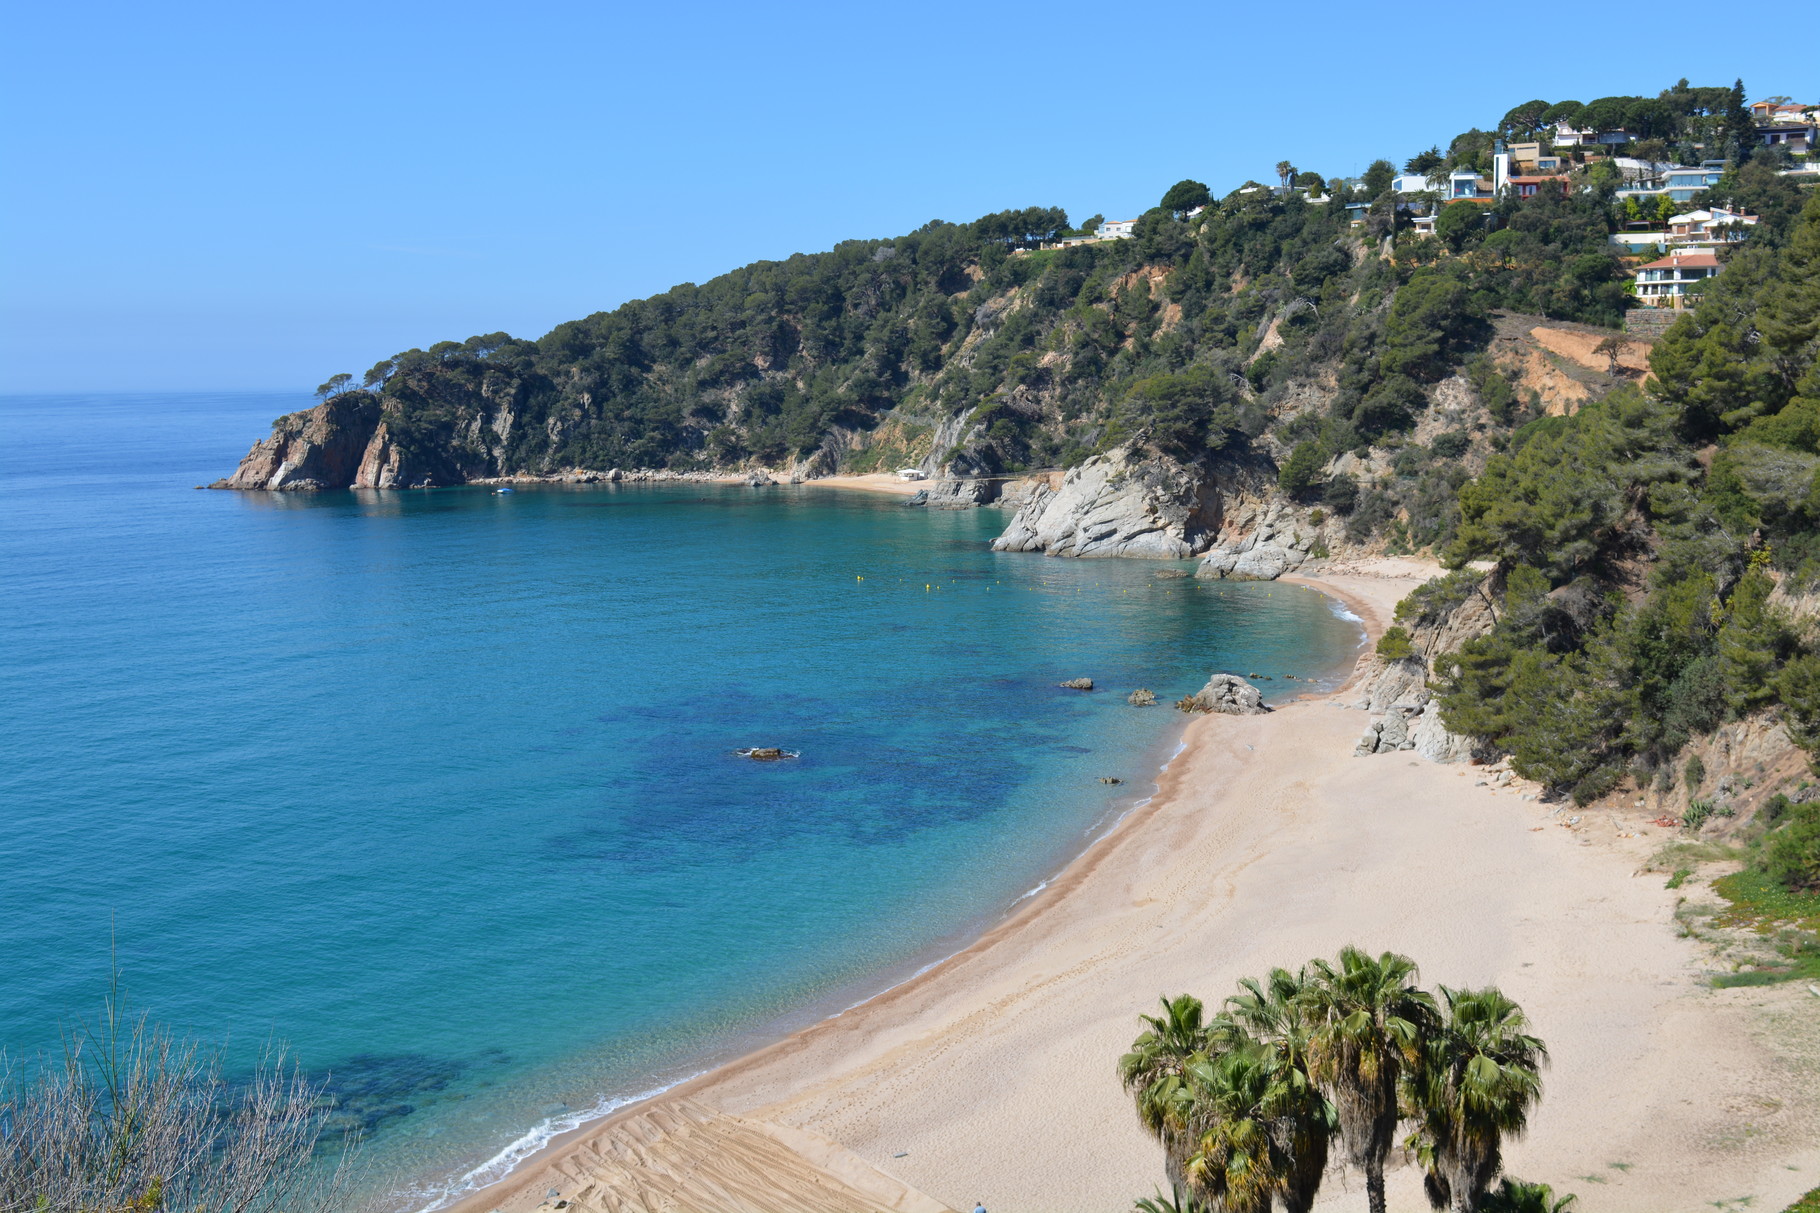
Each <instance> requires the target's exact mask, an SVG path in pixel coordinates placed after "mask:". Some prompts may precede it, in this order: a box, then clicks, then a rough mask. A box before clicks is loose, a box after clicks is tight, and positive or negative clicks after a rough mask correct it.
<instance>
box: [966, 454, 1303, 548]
mask: <svg viewBox="0 0 1820 1213" xmlns="http://www.w3.org/2000/svg"><path fill="white" fill-rule="evenodd" d="M1267 479H1268V461H1262V462H1256V461H1252V460H1248V459H1243V458H1231V457H1228V458H1225V459H1221V460H1217V461H1215V462H1214V463H1212V464H1210V465H1209V466H1207V467H1201V466H1195V465H1185V464H1183V463H1180V462H1178V461H1177V460H1175V459H1172V458H1170V457H1168V456H1166V455H1158V454H1153V453H1146V452H1141V451H1138V450H1136V449H1134V448H1131V447H1118V448H1116V449H1114V450H1112V451H1109V452H1107V453H1106V454H1104V455H1095V456H1094V457H1092V458H1091V459H1089V460H1087V461H1086V462H1085V463H1083V464H1081V465H1080V466H1079V467H1076V468H1073V469H1071V470H1070V471H1069V472H1068V474H1067V475H1066V476H1065V477H1063V479H1062V483H1061V487H1060V488H1057V489H1049V488H1047V487H1043V488H1038V489H1036V490H1035V491H1034V492H1032V493H1031V495H1030V496H1029V498H1028V499H1026V500H1025V502H1024V504H1023V506H1022V507H1021V508H1019V510H1018V512H1017V514H1016V515H1015V516H1014V517H1013V518H1012V520H1011V524H1010V525H1009V526H1007V527H1006V528H1005V533H1004V534H1003V535H1000V536H999V537H998V538H997V539H995V540H994V541H993V543H992V547H993V549H994V550H995V551H1000V552H1043V553H1045V554H1046V555H1050V556H1087V557H1093V556H1137V557H1147V558H1149V559H1153V560H1181V559H1185V558H1187V557H1190V556H1194V555H1198V554H1199V553H1201V552H1203V551H1206V550H1207V548H1208V546H1209V545H1211V544H1212V543H1213V541H1214V538H1215V537H1216V536H1217V535H1218V533H1219V530H1220V522H1221V518H1222V516H1223V514H1224V511H1225V507H1226V502H1227V500H1228V499H1230V498H1232V497H1235V496H1237V495H1238V494H1240V493H1241V492H1252V491H1258V490H1259V489H1261V488H1262V487H1263V486H1264V485H1265V484H1266V483H1267Z"/></svg>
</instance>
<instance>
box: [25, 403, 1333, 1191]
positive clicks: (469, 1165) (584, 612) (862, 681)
mask: <svg viewBox="0 0 1820 1213" xmlns="http://www.w3.org/2000/svg"><path fill="white" fill-rule="evenodd" d="M308 403H310V402H309V401H308V400H305V399H299V398H294V397H289V396H277V395H182V396H173V395H158V396H125V395H113V396H102V397H94V396H80V397H79V396H42V397H21V396H15V397H8V398H0V585H3V589H0V687H3V688H4V691H3V693H0V958H3V960H0V1047H4V1048H5V1049H6V1050H7V1051H8V1052H9V1053H11V1054H12V1055H13V1056H15V1057H17V1056H20V1055H30V1054H33V1053H36V1052H37V1051H39V1050H41V1049H43V1048H45V1047H47V1046H50V1045H53V1044H54V1043H55V1041H56V1039H57V1033H58V1030H59V1025H60V1024H67V1023H68V1022H70V1021H71V1020H72V1019H78V1018H81V1017H84V1016H86V1015H89V1014H91V1013H92V1012H93V1011H94V1010H96V1009H97V1008H98V1006H99V1003H100V999H101V997H102V995H103V993H104V992H105V989H106V986H107V979H108V966H109V938H110V931H111V932H112V933H113V936H114V938H115V939H116V940H117V948H118V961H119V966H120V969H121V971H122V974H123V977H124V981H125V984H126V986H127V988H128V991H129V994H130V997H131V999H132V1001H133V1004H134V1005H135V1006H137V1007H138V1008H140V1009H143V1010H145V1011H148V1012H149V1013H150V1014H151V1015H153V1016H154V1017H155V1018H157V1019H159V1020H161V1021H163V1022H165V1023H167V1024H169V1025H171V1026H173V1027H175V1028H178V1029H179V1030H182V1031H185V1032H190V1033H194V1034H197V1035H200V1036H202V1037H205V1038H207V1039H210V1040H222V1039H231V1040H232V1041H233V1042H235V1044H234V1047H236V1048H247V1049H250V1048H251V1047H252V1046H253V1045H254V1044H255V1043H257V1042H262V1041H264V1040H266V1039H267V1038H272V1037H275V1038H279V1039H282V1040H285V1041H288V1042H289V1043H290V1044H291V1046H292V1047H293V1048H294V1049H295V1051H296V1052H297V1054H298V1055H299V1056H300V1057H301V1059H302V1062H303V1064H304V1065H305V1066H306V1067H308V1068H309V1069H310V1070H312V1071H314V1072H316V1073H318V1074H323V1075H328V1076H329V1078H330V1081H331V1083H332V1085H333V1087H334V1089H335V1091H336V1093H337V1094H338V1096H339V1097H340V1099H341V1100H342V1103H343V1110H344V1113H345V1115H346V1116H347V1117H349V1118H350V1119H351V1120H357V1121H358V1122H360V1123H361V1124H362V1125H364V1127H365V1129H366V1131H367V1133H368V1137H369V1148H368V1150H367V1152H366V1153H367V1161H368V1167H369V1169H368V1184H369V1186H370V1189H371V1199H372V1200H373V1202H374V1203H375V1204H377V1205H379V1206H381V1207H388V1208H409V1207H421V1206H423V1205H425V1204H426V1203H430V1202H432V1201H434V1200H436V1199H438V1198H439V1197H440V1196H442V1195H443V1194H446V1193H447V1192H448V1191H450V1190H452V1189H454V1188H458V1187H460V1186H461V1184H462V1183H463V1182H464V1177H465V1176H469V1175H470V1173H472V1172H474V1170H475V1169H476V1168H485V1167H486V1166H487V1165H488V1164H489V1162H491V1168H492V1169H491V1170H484V1171H483V1172H482V1174H483V1175H493V1174H495V1173H497V1171H498V1170H499V1169H500V1167H501V1166H502V1165H503V1163H504V1162H505V1161H506V1160H507V1159H509V1158H510V1157H511V1156H512V1155H513V1154H514V1153H518V1152H523V1151H525V1150H527V1149H528V1148H530V1147H531V1146H533V1145H535V1144H536V1143H537V1142H539V1141H541V1140H543V1138H544V1137H545V1136H547V1134H548V1133H549V1132H550V1131H551V1130H552V1129H558V1128H563V1127H567V1126H568V1125H570V1124H573V1123H574V1122H575V1120H576V1118H578V1117H581V1116H585V1115H588V1114H590V1113H594V1112H598V1111H600V1110H603V1109H604V1108H606V1107H610V1106H611V1103H612V1101H613V1100H615V1099H623V1098H625V1097H626V1096H629V1095H632V1094H635V1093H638V1092H641V1091H646V1090H649V1089H652V1088H655V1087H658V1086H661V1085H663V1084H665V1083H668V1082H672V1081H675V1080H676V1079H677V1078H679V1077H682V1076H686V1075H687V1074H690V1073H693V1072H695V1071H697V1070H699V1069H700V1068H701V1067H702V1066H703V1065H704V1064H705V1063H706V1062H707V1061H708V1060H711V1059H713V1058H715V1057H722V1056H725V1055H727V1054H728V1053H730V1052H733V1051H737V1050H740V1049H742V1048H745V1047H747V1046H749V1045H751V1044H752V1043H754V1042H755V1041H756V1040H758V1039H761V1038H763V1037H765V1036H767V1035H774V1034H776V1033H777V1032H779V1031H781V1030H785V1029H787V1028H789V1027H791V1026H793V1025H796V1024H800V1023H804V1022H808V1021H809V1020H811V1019H813V1018H816V1017H818V1016H821V1015H825V1014H828V1013H831V1012H833V1011H837V1010H839V1009H840V1008H842V1007H844V1006H848V1005H850V1004H851V1003H853V1002H855V1001H857V1000H859V999H861V998H864V997H865V996H867V995H868V994H870V993H872V992H875V991H876V990H878V989H879V988H881V987H882V986H884V985H886V984H888V983H889V982H891V981H893V980H897V979H900V978H901V977H902V976H904V975H906V974H908V973H910V972H912V971H914V970H915V969H916V968H918V967H920V966H922V965H924V964H927V963H929V962H930V961H931V960H934V959H936V958H939V957H940V956H941V955H943V954H945V953H946V952H948V951H951V950H952V949H953V948H954V947H955V946H957V945H958V944H959V943H960V942H962V941H964V940H965V939H966V937H967V936H968V935H969V934H971V933H972V932H974V931H977V930H978V929H979V928H980V927H981V926H982V925H984V924H985V923H988V922H990V921H991V920H993V919H995V918H997V917H998V916H1000V915H1002V914H1003V913H1005V911H1006V910H1007V909H1008V908H1009V907H1010V906H1011V905H1012V904H1013V903H1014V902H1015V901H1016V900H1017V899H1018V898H1019V897H1020V896H1021V895H1023V894H1025V893H1026V892H1027V891H1029V890H1030V889H1031V888H1032V887H1033V886H1035V885H1037V884H1038V883H1039V882H1041V881H1042V880H1043V879H1044V878H1046V877H1047V876H1049V875H1050V874H1052V873H1053V872H1054V871H1055V870H1056V869H1057V868H1058V867H1059V866H1060V865H1062V864H1063V863H1065V862H1066V861H1067V860H1068V858H1070V857H1071V856H1072V855H1074V854H1075V853H1077V852H1078V851H1079V850H1080V849H1081V847H1082V846H1083V845H1084V844H1085V842H1086V841H1087V840H1088V839H1089V838H1090V837H1092V836H1093V835H1094V834H1096V833H1097V832H1099V831H1101V830H1103V829H1104V828H1105V827H1106V826H1107V825H1108V824H1109V823H1110V822H1111V821H1112V820H1114V819H1115V818H1116V816H1117V814H1119V813H1120V812H1122V811H1124V810H1125V809H1126V808H1128V807H1129V806H1130V804H1131V803H1132V802H1133V801H1134V800H1135V799H1136V798H1138V797H1141V796H1143V795H1146V794H1148V793H1149V792H1150V790H1151V787H1152V779H1153V777H1154V775H1155V772H1156V769H1157V766H1158V764H1159V763H1160V762H1162V761H1164V760H1165V759H1166V758H1167V757H1168V754H1169V751H1170V750H1171V748H1172V747H1173V739H1174V728H1175V722H1177V721H1179V719H1180V718H1179V717H1178V716H1177V714H1176V713H1174V712H1173V711H1171V710H1169V709H1168V708H1166V707H1158V708H1153V709H1144V710H1140V709H1134V708H1131V707H1129V706H1127V705H1126V703H1125V695H1126V693H1128V692H1129V691H1130V690H1131V689H1132V688H1134V687H1138V686H1146V687H1149V688H1151V689H1152V690H1154V691H1155V692H1156V693H1157V697H1158V698H1159V699H1161V700H1162V701H1163V702H1164V703H1165V704H1166V703H1168V702H1170V701H1172V700H1173V699H1174V698H1176V697H1178V696H1180V695H1182V694H1185V693H1187V692H1189V691H1191V690H1194V689H1196V688H1198V687H1199V686H1200V684H1201V683H1202V682H1203V681H1205V679H1206V676H1207V675H1208V673H1209V672H1211V671H1214V670H1223V669H1224V670H1237V671H1239V672H1246V671H1251V670H1256V671H1259V672H1262V673H1267V674H1273V675H1279V676H1280V675H1282V674H1296V675H1298V676H1304V677H1306V676H1314V677H1322V678H1328V679H1331V678H1332V677H1334V676H1336V675H1337V674H1339V673H1340V672H1341V671H1342V670H1343V669H1344V668H1345V667H1346V666H1347V665H1349V664H1350V662H1351V660H1352V658H1353V656H1354V655H1355V654H1356V652H1357V645H1358V642H1359V631H1358V628H1357V626H1356V625H1355V624H1354V623H1352V622H1349V621H1348V620H1346V619H1344V618H1341V617H1340V616H1339V615H1338V614H1336V611H1335V609H1334V608H1333V606H1332V604H1331V603H1330V602H1329V601H1328V600H1327V599H1324V598H1322V597H1321V596H1319V595H1317V594H1314V593H1312V592H1309V591H1305V590H1300V589H1293V588H1291V587H1287V586H1266V585H1250V586H1246V585H1226V586H1221V585H1218V584H1209V583H1200V582H1195V581H1192V580H1185V579H1163V578H1159V577H1158V573H1159V572H1162V571H1164V570H1165V569H1166V568H1175V567H1181V568H1186V567H1188V566H1186V565H1183V566H1165V565H1161V564H1157V563H1154V562H1145V561H1062V560H1050V559H1045V558H1043V557H1040V556H1033V555H1000V554H996V553H993V552H991V551H990V550H988V548H987V544H988V542H989V541H990V539H991V538H992V537H993V536H994V535H995V534H996V533H997V532H998V530H999V529H1001V528H1002V526H1003V525H1004V522H1005V520H1006V515H1005V514H1003V513H1001V512H999V511H996V510H977V511H971V512H954V513H949V512H926V511H923V510H915V509H906V508H904V507H902V506H901V505H899V504H898V503H897V501H896V500H895V499H892V498H887V497H875V496H873V495H870V494H859V493H841V492H838V491H833V490H826V489H815V488H795V489H782V488H775V489H765V490H753V489H746V488H737V489H736V488H720V487H712V488H703V487H699V486H694V487H651V488H634V487H628V488H610V489H598V488H595V489H589V490H587V491H580V490H563V489H555V488H552V489H540V490H524V491H520V492H518V493H516V494H513V495H509V496H500V495H494V494H492V493H491V492H489V491H486V490H482V489H449V490H440V491H435V492H417V493H402V492H401V493H385V494H381V493H361V494H356V493H328V494H320V495H314V496H310V495H299V496H278V495H271V496H267V495H250V494H238V493H221V492H208V493H199V492H195V491H193V490H192V488H191V486H192V485H195V484H198V483H202V482H205V481H207V480H212V479H214V478H215V477H217V476H221V475H225V474H226V473H227V472H228V471H230V470H231V469H232V468H233V465H234V462H235V460H236V459H237V458H238V457H239V456H240V455H241V454H243V453H244V452H245V449H246V447H247V445H248V443H249V442H250V441H251V440H252V439H254V438H255V437H259V436H262V435H263V434H264V432H265V431H266V428H267V425H268V423H269V422H270V420H271V418H272V417H273V416H275V415H277V414H279V413H281V412H286V411H289V410H291V409H293V408H299V407H304V406H306V405H307V404H308ZM1083 675H1085V676H1089V677H1092V678H1093V679H1094V680H1095V682H1096V683H1097V684H1098V686H1099V687H1100V688H1101V689H1100V690H1096V691H1095V692H1093V693H1091V694H1082V693H1079V692H1073V691H1063V690H1059V689H1057V688H1056V686H1055V684H1056V683H1057V682H1058V681H1060V680H1062V679H1064V678H1072V677H1077V676H1083ZM1273 685H1275V686H1277V687H1279V688H1284V689H1285V690H1287V689H1288V688H1292V687H1294V686H1295V684H1294V683H1289V684H1285V683H1283V682H1281V681H1279V682H1277V683H1275V684H1273ZM753 745H778V746H783V747H786V748H788V749H792V750H797V751H800V752H801V757H800V758H799V759H796V760H793V761H787V762H783V763H777V764H769V765H760V764H755V763H753V762H750V761H747V760H744V759H740V758H737V757H734V756H733V754H732V751H733V750H735V749H737V748H739V747H743V746H753ZM1102 776H1115V777H1118V778H1120V779H1122V780H1124V781H1125V782H1124V784H1123V785H1121V786H1118V787H1109V786H1108V785H1105V784H1102V783H1101V782H1100V779H1101V777H1102ZM1135 1009H1136V1008H1134V1012H1135ZM1107 1064H1108V1066H1110V1064H1111V1059H1108V1063H1107ZM1108 1072H1109V1073H1110V1070H1109V1071H1108Z"/></svg>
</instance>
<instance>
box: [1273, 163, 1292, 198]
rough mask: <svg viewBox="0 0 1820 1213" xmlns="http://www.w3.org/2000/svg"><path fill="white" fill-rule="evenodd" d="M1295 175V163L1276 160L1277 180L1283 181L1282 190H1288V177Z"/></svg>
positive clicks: (1285, 191)
mask: <svg viewBox="0 0 1820 1213" xmlns="http://www.w3.org/2000/svg"><path fill="white" fill-rule="evenodd" d="M1293 176H1295V165H1293V164H1291V163H1289V161H1287V160H1279V161H1277V180H1279V181H1281V182H1282V183H1283V192H1284V193H1285V194H1287V193H1288V192H1289V179H1290V178H1291V177H1293Z"/></svg>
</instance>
